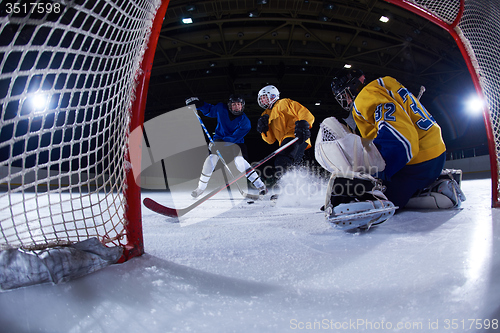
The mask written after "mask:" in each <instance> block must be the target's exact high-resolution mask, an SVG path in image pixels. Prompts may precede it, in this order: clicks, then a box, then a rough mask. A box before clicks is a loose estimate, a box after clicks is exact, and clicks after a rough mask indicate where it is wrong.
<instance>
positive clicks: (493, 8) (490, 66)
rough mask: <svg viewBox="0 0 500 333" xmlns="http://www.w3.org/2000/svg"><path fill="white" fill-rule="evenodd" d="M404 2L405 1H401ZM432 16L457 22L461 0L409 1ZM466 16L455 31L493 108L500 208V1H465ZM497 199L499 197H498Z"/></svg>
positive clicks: (491, 123)
mask: <svg viewBox="0 0 500 333" xmlns="http://www.w3.org/2000/svg"><path fill="white" fill-rule="evenodd" d="M400 2H403V1H400ZM407 2H409V3H411V4H413V5H415V6H417V7H419V8H421V9H423V10H424V11H426V12H428V13H431V14H432V15H434V16H436V17H438V18H439V19H441V20H443V21H444V22H446V23H448V24H452V23H454V22H455V21H456V20H457V15H459V13H460V1H458V0H457V1H449V0H438V1H434V0H409V1H407ZM463 3H464V10H463V13H462V16H461V17H459V20H458V24H457V26H456V27H455V31H456V33H457V34H458V36H459V37H460V39H461V40H462V43H463V44H464V45H465V47H466V49H467V52H468V54H469V58H470V60H471V62H472V65H473V66H474V68H475V71H476V73H475V74H476V75H477V77H478V78H479V84H480V85H481V90H482V92H483V94H484V96H485V99H486V104H487V106H488V109H489V126H490V127H491V133H490V134H491V135H492V137H489V141H490V145H492V146H494V151H495V152H494V154H495V156H492V158H493V160H496V167H495V168H494V169H493V170H492V179H493V188H494V191H495V192H496V193H494V195H493V196H494V197H493V204H494V205H495V206H496V205H500V202H499V197H500V186H499V182H498V179H499V178H500V174H499V172H500V165H499V160H500V96H499V93H498V92H499V90H500V86H499V82H500V71H499V69H498V65H499V63H500V19H499V18H500V1H491V0H465V1H463ZM495 196H496V197H495Z"/></svg>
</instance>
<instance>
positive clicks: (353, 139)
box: [314, 117, 385, 174]
mask: <svg viewBox="0 0 500 333" xmlns="http://www.w3.org/2000/svg"><path fill="white" fill-rule="evenodd" d="M314 154H315V158H316V160H317V161H318V163H319V164H320V165H321V166H322V167H323V168H325V169H326V170H328V171H330V172H332V173H341V174H342V173H345V172H352V171H354V172H364V173H367V174H374V173H376V172H380V171H383V170H384V169H385V161H384V159H383V157H382V156H381V155H380V152H379V151H378V149H377V147H375V145H374V144H373V142H372V141H368V140H367V141H364V140H362V139H361V137H360V136H359V135H356V134H353V133H351V132H349V130H348V129H347V126H345V125H343V124H341V123H339V121H338V120H337V119H335V118H334V117H330V118H327V119H325V120H324V121H323V122H322V123H321V124H320V130H319V133H318V137H317V139H316V144H315V152H314Z"/></svg>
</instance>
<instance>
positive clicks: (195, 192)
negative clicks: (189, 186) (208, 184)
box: [191, 187, 205, 198]
mask: <svg viewBox="0 0 500 333" xmlns="http://www.w3.org/2000/svg"><path fill="white" fill-rule="evenodd" d="M203 192H205V190H204V189H203V190H202V189H201V188H199V187H197V188H196V189H194V190H193V192H191V196H192V197H193V198H197V197H199V196H200V195H201V194H202V193H203Z"/></svg>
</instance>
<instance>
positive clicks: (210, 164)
mask: <svg viewBox="0 0 500 333" xmlns="http://www.w3.org/2000/svg"><path fill="white" fill-rule="evenodd" d="M217 162H219V156H217V155H216V154H210V155H208V157H207V158H206V159H205V163H203V169H202V171H201V172H202V173H203V174H204V175H206V176H211V175H212V172H214V169H215V166H216V165H217Z"/></svg>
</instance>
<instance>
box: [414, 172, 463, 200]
mask: <svg viewBox="0 0 500 333" xmlns="http://www.w3.org/2000/svg"><path fill="white" fill-rule="evenodd" d="M461 180H462V171H461V170H448V169H445V170H443V171H442V172H441V175H440V176H439V178H438V179H437V180H436V181H435V182H434V183H432V184H431V185H429V186H428V187H427V188H425V189H423V190H422V191H420V192H419V193H418V194H416V195H415V196H413V197H412V198H410V200H409V201H408V203H407V204H406V206H405V208H414V209H450V208H458V207H460V206H461V204H462V202H463V201H465V200H466V197H465V194H464V193H463V192H462V189H461V188H460V182H461Z"/></svg>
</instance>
